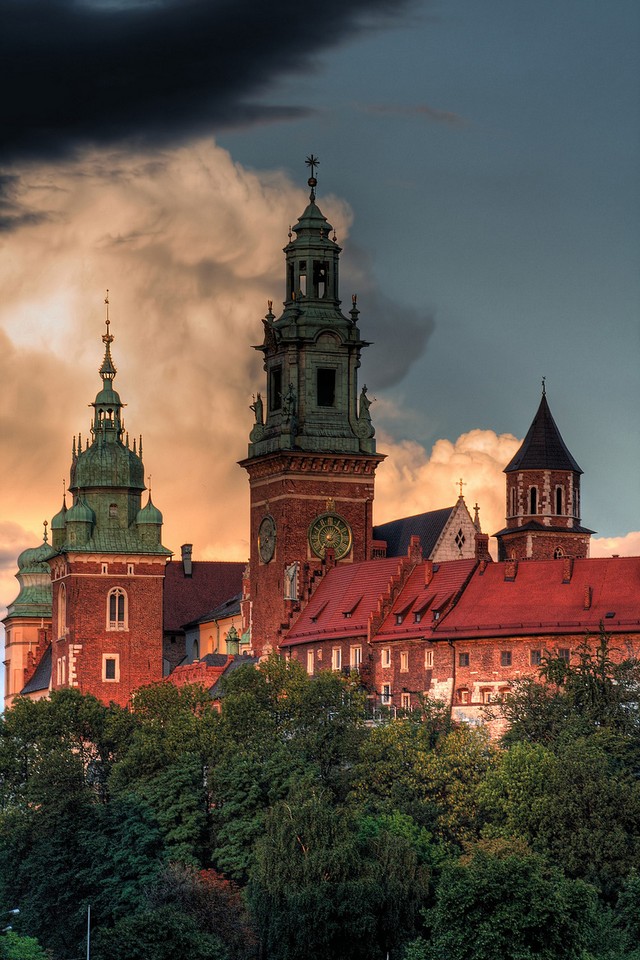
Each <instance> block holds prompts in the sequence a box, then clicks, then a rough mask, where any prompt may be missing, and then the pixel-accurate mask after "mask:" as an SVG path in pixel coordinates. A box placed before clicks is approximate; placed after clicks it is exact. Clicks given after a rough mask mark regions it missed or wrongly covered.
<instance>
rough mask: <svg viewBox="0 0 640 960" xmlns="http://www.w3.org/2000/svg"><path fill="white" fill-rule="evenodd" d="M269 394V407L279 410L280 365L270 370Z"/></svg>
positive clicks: (280, 406) (280, 407)
mask: <svg viewBox="0 0 640 960" xmlns="http://www.w3.org/2000/svg"><path fill="white" fill-rule="evenodd" d="M269 386H270V388H271V389H270V396H269V409H270V410H281V409H282V367H274V368H273V370H272V371H271V383H270V385H269Z"/></svg>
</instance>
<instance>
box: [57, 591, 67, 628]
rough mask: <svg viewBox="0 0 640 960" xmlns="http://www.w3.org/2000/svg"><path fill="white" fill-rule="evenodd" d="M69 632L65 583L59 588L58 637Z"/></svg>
mask: <svg viewBox="0 0 640 960" xmlns="http://www.w3.org/2000/svg"><path fill="white" fill-rule="evenodd" d="M66 632H67V590H66V587H65V585H64V583H61V584H60V589H59V590H58V637H64V636H65V634H66Z"/></svg>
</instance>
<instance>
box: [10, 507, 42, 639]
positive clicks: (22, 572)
mask: <svg viewBox="0 0 640 960" xmlns="http://www.w3.org/2000/svg"><path fill="white" fill-rule="evenodd" d="M52 555H53V550H52V549H51V544H50V543H47V525H46V523H45V530H44V540H43V542H42V543H41V544H40V545H39V546H37V547H28V548H27V549H26V550H23V551H22V553H21V554H20V556H19V557H18V572H17V573H16V579H17V581H18V583H19V585H20V590H19V593H18V596H17V597H16V598H15V600H13V601H12V602H11V603H9V604H8V605H7V616H6V618H5V622H6V620H8V619H10V618H12V617H25V618H33V617H43V618H50V617H51V570H50V569H49V564H48V563H47V562H46V561H47V558H48V557H50V556H52Z"/></svg>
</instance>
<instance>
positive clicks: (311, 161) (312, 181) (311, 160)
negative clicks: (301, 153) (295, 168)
mask: <svg viewBox="0 0 640 960" xmlns="http://www.w3.org/2000/svg"><path fill="white" fill-rule="evenodd" d="M305 163H306V165H307V166H308V167H309V169H310V170H311V176H310V177H309V179H308V180H307V183H308V184H309V186H310V187H311V193H310V194H309V200H311V202H312V203H313V201H314V200H315V198H316V187H317V186H318V181H317V180H316V167H317V166H319V164H320V161H319V160H318V158H317V157H314V155H313V154H312V153H310V154H309V156H308V157H307V159H306V160H305Z"/></svg>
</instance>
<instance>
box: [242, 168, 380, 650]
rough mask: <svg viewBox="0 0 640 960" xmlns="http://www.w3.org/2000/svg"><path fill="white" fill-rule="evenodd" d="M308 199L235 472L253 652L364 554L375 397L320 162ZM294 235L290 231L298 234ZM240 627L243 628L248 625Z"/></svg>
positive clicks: (267, 331) (268, 645)
mask: <svg viewBox="0 0 640 960" xmlns="http://www.w3.org/2000/svg"><path fill="white" fill-rule="evenodd" d="M307 165H308V166H309V167H310V168H311V171H310V172H311V176H310V177H309V180H308V184H309V187H310V195H309V202H308V204H307V206H306V207H305V209H304V211H303V213H302V215H301V216H300V218H299V219H298V221H297V223H296V224H295V226H294V227H293V229H292V230H291V229H290V230H289V242H288V243H287V245H286V246H285V247H284V255H285V298H284V303H283V310H282V313H281V314H280V316H279V317H276V316H275V315H274V313H273V310H272V303H271V302H270V303H269V309H268V312H267V315H266V316H265V318H264V319H263V320H262V325H263V329H264V339H263V342H262V343H261V344H260V345H259V346H258V347H256V349H257V350H259V351H260V352H261V353H262V355H263V358H264V370H265V374H266V378H265V379H266V384H265V387H266V388H263V389H262V391H261V392H260V393H256V396H255V399H254V403H253V404H252V408H251V409H252V410H253V412H254V415H255V422H254V424H253V426H252V428H251V432H250V435H249V449H248V454H247V457H246V459H245V460H243V461H242V462H241V466H242V467H244V468H245V470H246V471H247V473H248V474H249V484H250V495H251V559H250V610H251V612H250V618H249V617H247V620H249V619H250V623H251V645H252V648H253V649H254V651H255V652H256V653H258V654H263V653H266V652H268V651H269V650H272V649H277V647H278V644H279V642H280V640H281V638H282V636H283V633H284V632H286V630H287V628H288V625H289V623H290V620H291V617H292V616H293V615H294V614H295V612H296V610H297V609H299V603H300V601H301V600H302V599H303V597H304V592H305V590H306V589H308V584H309V583H310V582H311V578H313V577H314V576H315V575H317V574H318V573H319V572H320V570H321V569H322V568H323V565H324V564H326V562H327V561H329V562H334V561H335V562H337V563H341V564H348V563H353V562H356V561H359V560H366V559H370V558H371V555H372V549H373V548H372V541H373V532H372V510H373V495H374V477H375V471H376V468H377V466H378V464H379V463H380V461H381V460H382V459H383V457H382V456H381V455H380V454H378V453H377V452H376V441H375V430H374V427H373V424H372V421H371V415H370V410H369V408H370V406H371V403H372V402H373V399H374V398H373V397H371V396H370V395H369V394H368V392H367V387H366V385H363V386H362V387H361V388H359V386H358V370H359V367H360V353H361V351H362V349H363V348H364V347H367V346H368V343H367V341H366V340H364V339H363V338H362V336H361V334H360V327H359V318H360V311H359V309H358V306H357V299H356V297H355V296H353V297H352V299H351V308H350V309H349V311H348V312H343V310H342V307H341V300H340V288H339V262H340V253H341V249H340V247H339V246H338V242H337V237H336V234H335V231H334V229H333V227H332V226H331V224H330V223H329V222H328V221H327V219H326V217H325V216H324V214H323V213H322V211H321V210H320V208H319V207H318V205H317V203H316V187H317V180H316V176H315V169H316V167H317V165H318V160H317V158H316V157H314V156H310V157H308V158H307ZM294 235H295V236H294ZM247 625H248V624H247Z"/></svg>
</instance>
